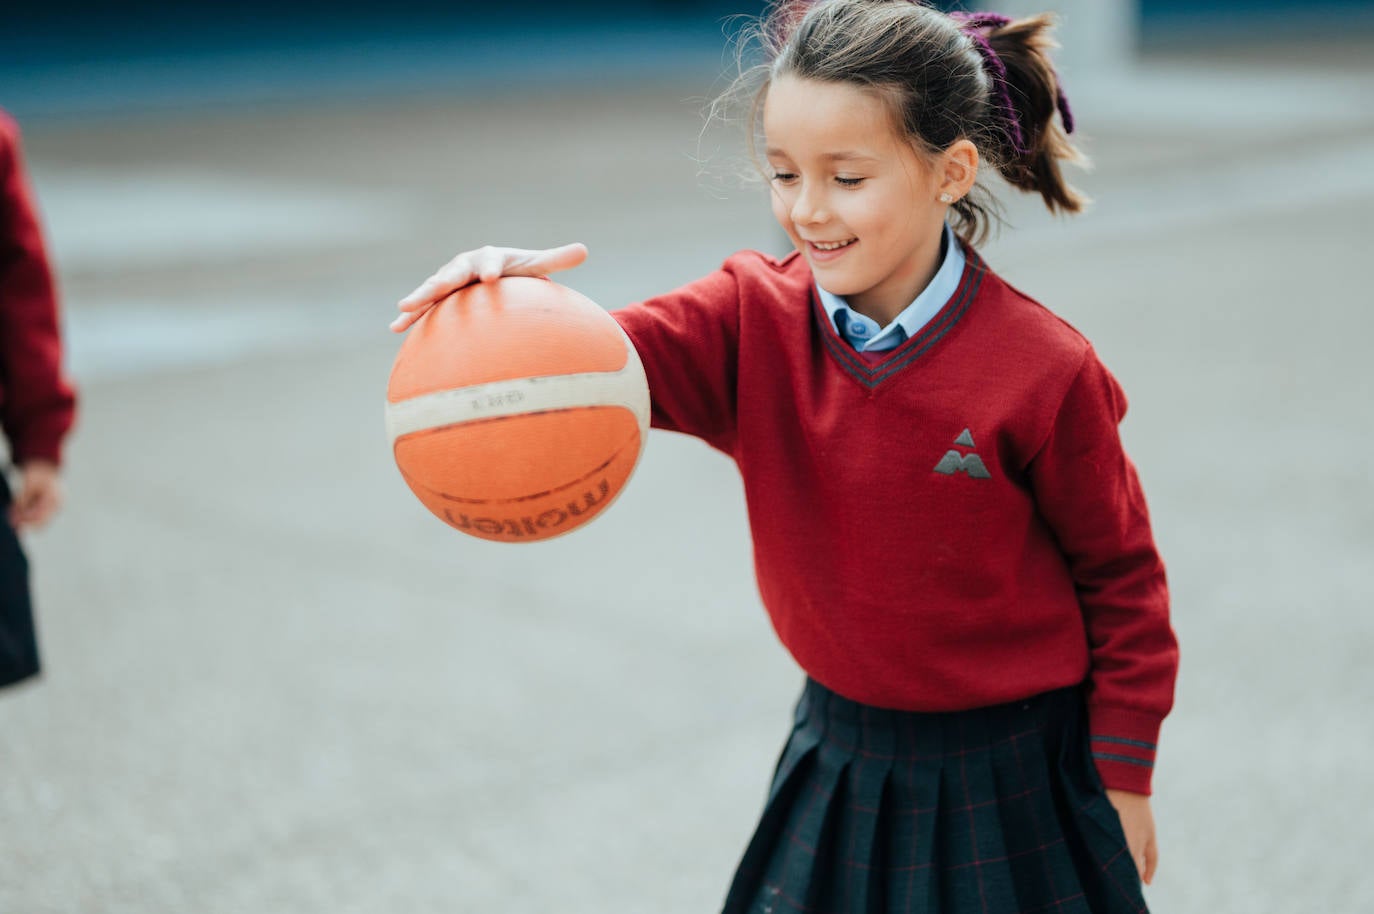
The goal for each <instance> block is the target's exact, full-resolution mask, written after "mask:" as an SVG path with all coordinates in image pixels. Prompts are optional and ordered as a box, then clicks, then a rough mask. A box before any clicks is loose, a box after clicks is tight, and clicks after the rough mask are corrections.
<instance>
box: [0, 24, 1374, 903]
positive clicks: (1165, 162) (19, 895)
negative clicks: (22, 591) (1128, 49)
mask: <svg viewBox="0 0 1374 914" xmlns="http://www.w3.org/2000/svg"><path fill="white" fill-rule="evenodd" d="M1367 51H1368V48H1367V47H1365V48H1363V53H1361V54H1351V53H1341V54H1336V53H1331V54H1326V53H1317V54H1310V55H1306V56H1295V57H1293V58H1292V59H1290V60H1288V61H1287V62H1285V63H1283V64H1275V63H1274V61H1273V60H1272V58H1271V56H1270V55H1266V54H1256V55H1246V54H1245V53H1240V52H1233V53H1230V54H1227V55H1225V57H1224V59H1222V58H1220V57H1218V56H1209V57H1206V58H1202V57H1197V56H1191V57H1190V56H1181V57H1177V58H1171V59H1163V58H1160V59H1156V60H1153V61H1150V62H1147V64H1145V65H1143V66H1142V67H1140V68H1138V70H1137V71H1135V72H1134V73H1133V74H1131V75H1129V78H1126V77H1123V80H1124V81H1121V82H1113V83H1110V84H1095V85H1087V86H1082V87H1080V88H1078V89H1077V90H1074V101H1075V103H1076V107H1077V109H1078V111H1079V114H1080V121H1081V124H1082V126H1083V130H1084V131H1085V133H1086V134H1087V136H1086V138H1085V142H1086V143H1087V145H1088V148H1089V150H1090V151H1091V153H1092V154H1093V156H1094V158H1095V159H1096V162H1097V167H1096V170H1095V171H1093V172H1091V173H1087V174H1083V175H1082V176H1081V180H1080V181H1079V182H1078V183H1080V184H1081V185H1082V186H1083V187H1084V188H1085V189H1087V190H1088V191H1089V192H1090V193H1091V194H1092V195H1093V196H1094V197H1095V198H1096V201H1097V203H1096V205H1095V207H1094V210H1093V211H1092V212H1091V213H1090V214H1089V215H1086V216H1083V217H1080V218H1078V219H1075V220H1070V221H1056V220H1054V219H1051V218H1050V217H1049V216H1047V215H1045V214H1043V213H1042V212H1041V211H1039V210H1037V208H1036V204H1035V203H1034V201H1030V200H1024V199H1022V200H1015V201H1009V204H1010V205H1009V216H1010V218H1011V220H1012V221H1013V222H1014V223H1015V225H1016V227H1014V228H1010V229H1008V230H1006V231H1005V232H1004V233H1003V234H1002V236H1001V238H1000V239H999V240H998V241H997V242H996V243H994V244H993V245H991V246H989V247H988V248H987V250H986V256H987V259H988V260H989V261H990V263H991V264H992V265H993V266H994V268H996V269H998V270H999V271H1001V272H1002V273H1003V274H1004V275H1006V276H1007V277H1008V278H1009V279H1010V281H1012V282H1013V283H1015V284H1016V285H1018V286H1019V287H1021V288H1023V289H1025V290H1027V291H1028V292H1030V293H1031V294H1032V295H1034V296H1035V297H1037V298H1039V299H1040V300H1042V301H1044V302H1046V303H1047V304H1049V305H1050V306H1051V307H1053V308H1054V309H1055V310H1057V311H1058V312H1059V313H1061V314H1063V315H1064V316H1066V317H1067V318H1068V319H1070V320H1071V321H1072V322H1073V323H1075V325H1077V326H1078V327H1079V328H1080V329H1082V330H1083V331H1084V332H1085V333H1086V334H1087V335H1088V336H1089V337H1090V338H1092V339H1093V340H1094V341H1095V343H1096V345H1097V347H1098V349H1099V350H1100V351H1101V352H1102V354H1103V356H1104V358H1105V360H1106V361H1107V363H1108V364H1109V365H1110V366H1112V368H1113V370H1114V371H1115V372H1116V373H1117V374H1118V376H1119V377H1120V378H1121V380H1122V382H1123V384H1124V385H1125V387H1126V390H1127V391H1128V393H1129V394H1130V397H1131V403H1132V409H1131V414H1130V416H1129V417H1128V419H1127V422H1126V424H1125V430H1124V433H1125V435H1126V438H1127V443H1128V446H1129V448H1130V449H1131V451H1132V453H1133V454H1134V456H1135V458H1136V460H1137V463H1138V465H1139V467H1140V471H1141V475H1142V478H1143V480H1144V483H1145V486H1146V491H1147V493H1148V495H1149V497H1150V502H1151V506H1152V510H1153V513H1154V516H1155V523H1156V529H1157V533H1158V537H1159V540H1160V544H1161V547H1162V549H1163V551H1164V555H1165V558H1166V560H1167V561H1168V564H1169V568H1170V573H1171V580H1172V585H1173V590H1174V606H1175V609H1174V612H1175V621H1176V626H1177V628H1178V631H1179V634H1180V638H1181V641H1182V647H1183V673H1182V678H1181V681H1180V692H1179V702H1178V707H1177V710H1176V712H1175V713H1174V715H1173V716H1171V718H1170V719H1169V721H1168V722H1167V723H1166V725H1165V728H1164V733H1163V738H1162V746H1161V753H1160V758H1161V761H1160V769H1159V772H1158V775H1157V791H1158V793H1157V798H1156V802H1155V811H1156V815H1157V817H1158V820H1159V828H1160V842H1161V847H1162V862H1161V870H1160V873H1159V876H1158V879H1157V881H1156V885H1155V886H1154V887H1153V888H1151V889H1150V890H1148V897H1149V898H1150V900H1151V904H1152V906H1153V908H1154V910H1156V911H1157V912H1199V914H1229V912H1237V914H1239V912H1247V914H1248V912H1265V911H1275V912H1307V911H1312V912H1323V914H1326V912H1352V914H1356V912H1364V911H1368V910H1370V909H1371V908H1374V871H1372V870H1371V867H1370V866H1369V865H1368V863H1367V857H1368V852H1369V850H1370V848H1371V847H1374V827H1372V826H1371V824H1370V819H1369V810H1370V809H1371V808H1374V784H1372V783H1371V778H1370V776H1369V774H1368V771H1369V768H1370V761H1369V760H1370V759H1371V758H1374V727H1372V726H1371V723H1370V721H1371V710H1370V709H1371V706H1374V674H1371V671H1370V662H1369V657H1370V652H1371V647H1374V616H1371V613H1370V609H1371V606H1374V570H1372V569H1371V555H1374V548H1372V547H1374V473H1371V471H1370V469H1369V467H1370V454H1371V453H1374V424H1372V423H1371V418H1370V417H1371V407H1370V403H1371V394H1374V384H1372V383H1371V380H1370V377H1371V374H1370V373H1371V364H1370V345H1371V340H1374V332H1372V331H1374V311H1372V309H1371V304H1374V301H1372V300H1371V294H1370V292H1369V289H1368V280H1367V273H1368V265H1369V259H1370V253H1369V252H1370V248H1371V245H1370V241H1371V232H1370V225H1371V223H1370V211H1371V204H1374V168H1371V166H1374V102H1372V101H1371V99H1374V91H1371V90H1374V64H1371V63H1370V62H1371V61H1374V55H1371V54H1369V53H1367ZM1359 61H1363V63H1360V62H1359ZM714 75H715V74H714V71H710V72H707V71H705V70H703V71H702V74H701V76H700V77H699V78H693V77H690V76H686V75H684V76H681V77H680V78H678V79H677V80H676V81H675V82H672V83H648V84H645V85H641V86H639V87H636V88H627V89H622V90H618V91H616V90H610V89H604V88H603V89H599V90H597V91H595V92H592V91H589V90H586V89H579V88H578V87H577V86H576V85H568V86H564V87H562V88H560V89H559V90H557V91H550V92H547V93H545V94H536V93H532V92H530V91H529V90H528V89H526V90H524V91H522V92H521V93H504V94H501V93H498V94H491V95H485V96H479V95H475V94H471V93H467V94H464V93H454V94H453V95H452V97H444V96H442V95H439V94H433V93H431V94H427V95H424V96H417V97H415V98H410V99H407V98H405V97H402V96H389V97H386V98H374V99H368V100H367V101H366V102H361V103H358V104H346V103H343V102H337V103H335V104H330V105H305V104H301V105H292V104H281V105H277V106H274V107H269V108H264V109H259V110H252V109H250V108H239V109H221V110H206V111H204V112H200V113H196V112H193V111H183V112H181V113H178V114H176V115H174V116H173V115H170V114H165V113H164V114H144V115H129V116H121V117H109V118H104V119H101V118H89V119H81V120H63V119H54V120H51V121H42V120H37V121H35V122H33V123H31V124H30V125H29V129H28V135H27V138H28V148H29V157H30V160H31V164H32V167H33V169H34V171H35V173H36V176H37V179H38V183H39V190H40V194H41V198H42V201H43V203H44V206H45V211H46V215H47V221H48V224H49V226H50V229H51V234H52V236H53V238H54V247H55V250H56V253H57V256H58V259H59V266H60V268H61V271H62V275H63V286H64V291H65V295H66V309H67V319H68V325H69V334H70V343H71V358H72V365H73V369H74V371H75V372H76V374H77V376H78V378H79V379H80V381H81V382H82V388H83V395H84V400H83V403H82V413H81V419H80V428H79V433H78V434H77V436H76V438H75V439H74V441H73V443H72V447H71V452H70V458H69V459H70V467H69V473H68V484H69V505H68V508H67V510H66V511H65V513H64V514H63V515H62V516H61V518H60V519H59V520H58V522H57V523H56V524H55V525H54V526H53V527H52V528H51V529H49V530H47V531H43V532H41V533H39V534H37V535H34V536H32V537H30V538H29V540H28V544H29V548H30V552H31V557H32V559H33V564H34V568H35V574H36V585H37V591H38V600H39V606H40V613H41V618H40V622H41V630H42V636H43V644H44V649H45V657H46V665H47V669H46V675H45V677H44V678H43V679H42V680H41V682H39V683H38V684H36V685H32V686H28V687H24V688H20V689H15V690H10V691H8V692H5V693H0V912H3V914H48V912H62V914H68V912H111V914H125V912H130V914H132V912H138V914H164V912H167V914H170V912H178V914H180V912H188V911H194V912H197V914H221V912H224V914H228V912H247V911H253V912H291V914H295V912H301V914H305V912H332V914H334V912H337V914H344V912H360V914H361V912H401V911H404V912H485V911H501V912H505V914H524V912H531V914H532V912H546V911H558V912H560V914H582V912H586V914H592V912H596V914H605V912H612V911H624V912H655V914H669V912H682V914H688V912H704V911H711V910H714V909H716V908H717V906H718V904H719V902H720V899H721V898H722V897H723V894H724V891H725V888H726V886H727V883H728V880H729V877H730V874H731V872H732V867H733V865H734V863H735V861H736V859H737V856H738V854H739V852H740V851H741V849H742V848H743V846H744V843H745V841H746V840H747V838H748V835H749V832H750V830H751V828H752V827H753V824H754V820H755V816H756V814H757V812H758V810H759V809H760V807H761V804H762V801H763V796H764V791H765V789H766V785H767V782H768V777H769V774H770V772H771V766H772V764H773V762H774V758H775V754H776V752H777V750H778V749H779V747H780V745H781V742H782V740H783V738H784V737H785V735H786V732H787V727H788V723H789V718H788V715H789V713H790V705H791V702H792V700H793V698H794V695H795V693H796V690H797V688H798V687H799V685H800V681H801V678H800V674H799V673H798V672H797V670H796V669H795V667H794V666H793V665H792V663H791V661H790V660H789V659H788V658H787V657H786V655H785V654H784V653H783V651H782V650H781V649H780V648H779V647H778V646H777V644H776V643H775V641H774V639H773V636H772V634H771V632H770V630H769V627H768V623H767V621H766V619H765V617H764V615H763V612H762V610H761V608H760V607H759V605H758V600H757V596H756V593H755V590H754V586H753V580H752V572H751V566H750V556H749V541H748V531H747V528H746V521H745V515H744V510H743V502H742V498H741V491H740V486H739V484H738V481H737V479H736V476H735V473H734V470H733V467H732V466H731V465H730V464H729V462H728V461H727V460H726V459H725V458H723V457H721V456H719V455H718V454H715V453H714V452H711V451H710V450H709V449H707V448H706V447H705V446H704V445H701V444H700V443H698V442H695V441H692V440H688V439H684V438H680V437H676V436H672V435H667V434H662V433H655V435H654V436H653V437H652V439H651V440H650V442H649V445H648V448H647V450H646V452H645V455H644V458H643V461H642V463H641V465H640V468H639V470H638V471H637V474H636V476H635V478H634V481H633V484H632V485H631V486H630V488H629V489H628V491H627V492H626V493H625V494H624V496H623V497H622V498H621V499H620V501H619V502H617V504H616V505H615V507H614V509H613V510H611V511H610V512H608V513H607V514H606V515H605V516H604V517H603V518H602V519H600V520H598V521H597V522H596V523H595V524H592V525H591V526H589V527H588V528H586V529H584V530H581V531H579V532H577V533H575V534H574V535H571V536H568V537H564V538H562V539H559V540H556V541H553V542H550V543H547V544H539V545H524V546H501V545H494V544H488V543H483V542H480V541H477V540H472V539H468V538H465V537H462V536H461V535H460V534H457V533H456V532H453V531H451V530H449V529H448V528H446V527H445V526H443V525H442V524H441V523H440V522H438V521H436V520H435V519H434V518H432V517H431V516H430V515H429V514H428V513H427V512H426V511H425V510H424V509H423V508H422V507H421V506H420V505H419V504H418V502H416V501H415V500H414V499H413V497H412V496H411V495H410V494H409V492H408V490H407V489H406V488H405V486H404V485H403V484H402V482H401V481H400V479H399V477H398V475H397V473H396V471H395V469H394V466H393V464H392V463H391V459H390V456H389V453H388V451H387V447H386V443H385V439H384V435H383V430H382V401H383V392H384V386H385V383H386V377H387V373H388V371H389V368H390V363H391V359H392V358H393V356H394V354H395V351H396V347H397V344H398V340H397V339H396V338H395V337H393V336H392V335H390V334H388V333H387V332H386V330H385V325H386V323H387V321H388V320H389V319H390V316H391V310H392V302H394V300H395V299H396V298H397V297H399V296H400V295H401V294H403V293H404V292H406V291H408V290H409V289H410V288H411V286H412V285H414V284H415V283H416V282H417V281H418V280H419V279H421V278H423V277H424V276H425V275H426V274H427V273H428V272H429V271H430V270H431V269H433V268H434V267H435V266H437V265H438V264H439V263H440V262H442V261H443V260H445V259H446V258H447V257H448V256H450V255H451V254H452V253H454V252H456V251H458V250H461V249H463V248H466V247H470V246H474V245H478V244H482V243H487V242H491V243H511V244H518V245H522V246H539V245H545V244H553V243H561V242H564V241H569V240H581V241H585V242H587V243H588V245H589V246H590V248H591V251H592V258H591V260H590V261H589V263H588V264H587V265H586V266H585V267H583V268H581V269H579V270H578V271H577V272H575V273H570V274H566V275H565V276H564V277H563V280H564V281H565V282H567V283H568V284H570V285H573V286H575V287H576V288H578V289H579V290H581V291H583V292H584V293H586V294H587V295H589V296H591V297H592V298H593V299H595V300H597V301H599V302H601V303H603V304H605V305H607V306H608V307H614V306H616V305H618V304H620V303H623V302H626V301H630V300H633V299H635V298H639V297H642V296H645V295H648V294H652V293H654V292H657V291H661V290H664V289H667V288H670V287H673V286H675V285H677V284H679V283H681V282H684V281H687V280H689V279H692V278H694V277H696V276H698V275H700V274H702V273H704V272H706V271H708V270H710V269H712V268H714V267H715V266H716V265H717V264H718V263H719V262H720V261H721V260H722V259H723V258H724V257H725V256H726V255H727V254H729V253H730V252H732V251H734V250H736V249H738V248H741V247H762V248H765V249H770V250H780V235H779V234H778V232H777V231H776V229H775V228H774V227H773V226H772V224H771V220H770V218H769V216H768V213H767V205H766V201H765V200H764V199H763V197H762V191H761V190H757V189H749V188H747V187H737V186H735V185H734V183H733V182H731V181H729V180H727V179H726V177H725V173H726V172H728V171H730V169H731V167H732V166H731V165H730V154H731V152H732V150H733V149H734V147H733V146H732V145H731V141H730V140H728V139H727V137H728V133H719V132H718V131H711V132H708V133H707V134H706V136H705V139H704V141H703V140H702V138H701V137H700V136H699V133H700V130H701V121H700V118H699V117H698V109H699V107H700V99H701V98H703V97H706V96H709V95H710V94H711V93H712V91H713V79H714ZM1072 89H1073V87H1072V85H1071V90H1072ZM717 143H724V144H725V145H724V147H723V148H722V150H721V151H720V152H719V153H718V154H712V153H713V150H715V147H716V144H717Z"/></svg>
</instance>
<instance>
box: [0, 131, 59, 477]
mask: <svg viewBox="0 0 1374 914" xmlns="http://www.w3.org/2000/svg"><path fill="white" fill-rule="evenodd" d="M61 364H62V345H61V340H60V338H59V337H58V327H57V298H56V294H55V292H54V289H53V278H52V271H51V270H49V268H48V259H47V255H46V253H45V252H44V248H43V235H42V231H41V230H40V228H39V225H38V218H37V216H36V215H35V211H34V205H33V197H32V194H31V192H30V190H29V182H28V178H27V176H26V175H25V173H24V162H23V158H22V156H21V153H20V146H19V127H18V125H16V124H15V123H14V121H13V120H12V119H11V118H10V117H9V116H8V115H6V114H5V112H4V111H0V428H3V430H4V433H5V437H6V438H7V439H8V440H9V444H10V455H11V457H12V458H13V460H14V461H15V463H23V462H25V461H27V460H34V459H39V460H51V461H52V462H54V463H58V462H60V460H61V451H62V439H63V437H64V436H65V435H66V433H67V431H68V430H69V429H70V428H71V425H72V418H73V415H74V412H75V403H76V400H75V396H74V394H73V392H72V388H71V385H70V384H69V383H68V382H67V381H66V379H65V378H64V377H63V376H62V370H61Z"/></svg>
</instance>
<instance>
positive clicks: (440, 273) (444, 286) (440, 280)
mask: <svg viewBox="0 0 1374 914" xmlns="http://www.w3.org/2000/svg"><path fill="white" fill-rule="evenodd" d="M474 278H475V276H474V274H473V269H472V256H471V255H469V254H459V255H458V256H457V257H455V258H453V259H452V260H450V261H449V262H448V263H446V264H444V265H443V266H442V267H440V268H439V269H437V270H435V271H434V275H432V276H430V277H429V279H426V280H425V281H424V282H422V283H420V285H419V286H417V287H416V288H415V291H413V292H411V293H410V294H409V295H407V296H406V297H405V298H403V299H401V300H400V301H399V302H397V303H396V306H397V307H398V308H400V309H401V310H402V311H413V310H414V309H416V308H424V307H426V306H427V305H429V304H430V303H432V302H436V301H438V300H439V299H441V298H443V297H444V296H446V295H448V294H450V293H451V292H454V291H456V290H458V289H461V288H462V287H463V286H466V285H468V284H469V283H471V282H472V281H473V279H474Z"/></svg>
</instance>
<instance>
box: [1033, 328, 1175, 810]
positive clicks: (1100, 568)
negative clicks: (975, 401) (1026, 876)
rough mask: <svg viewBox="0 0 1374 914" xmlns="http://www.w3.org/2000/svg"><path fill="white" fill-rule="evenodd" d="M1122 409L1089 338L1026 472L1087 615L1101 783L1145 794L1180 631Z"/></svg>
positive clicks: (1091, 713) (1092, 725) (1122, 400)
mask: <svg viewBox="0 0 1374 914" xmlns="http://www.w3.org/2000/svg"><path fill="white" fill-rule="evenodd" d="M1125 413H1126V397H1125V394H1124V393H1123V392H1122V390H1121V387H1120V385H1119V384H1118V383H1117V381H1116V379H1115V378H1114V377H1112V375H1111V374H1110V373H1109V372H1108V371H1107V369H1106V368H1105V367H1104V366H1103V365H1102V363H1101V362H1100V361H1098V359H1097V355H1096V353H1094V352H1093V350H1092V349H1091V348H1089V349H1088V350H1087V353H1086V356H1085V358H1084V361H1083V364H1082V365H1081V366H1080V368H1079V370H1078V373H1077V375H1076V376H1075V378H1074V379H1073V382H1072V383H1071V384H1070V385H1069V389H1068V392H1067V393H1066V394H1065V396H1064V399H1063V401H1062V402H1061V404H1060V406H1059V410H1058V413H1057V415H1056V416H1055V419H1054V423H1053V426H1052V428H1051V430H1050V432H1049V435H1048V437H1047V438H1046V440H1045V442H1044V444H1043V445H1042V447H1041V448H1040V451H1039V452H1038V453H1037V455H1036V457H1035V459H1034V460H1033V461H1032V462H1031V465H1030V467H1029V475H1030V481H1031V486H1032V489H1033V491H1034V493H1035V499H1036V505H1037V507H1038V509H1039V511H1040V514H1041V516H1042V517H1044V518H1045V520H1046V521H1047V522H1048V524H1049V526H1050V528H1051V529H1052V530H1053V531H1054V534H1055V536H1056V537H1057V539H1058V541H1059V545H1060V548H1061V549H1062V550H1063V553H1064V555H1065V557H1066V559H1067V561H1068V564H1069V569H1070V571H1071V573H1072V575H1073V579H1074V582H1075V585H1076V587H1077V592H1078V599H1079V604H1080V606H1081V607H1082V611H1083V616H1084V621H1085V623H1086V627H1087V632H1088V641H1089V649H1090V651H1091V658H1092V670H1091V673H1090V686H1091V688H1090V691H1089V696H1088V723H1089V729H1090V735H1091V741H1092V754H1093V760H1094V762H1095V763H1096V765H1097V770H1098V773H1099V774H1100V775H1101V776H1102V781H1103V783H1105V784H1106V785H1107V786H1108V787H1112V788H1118V789H1121V790H1129V791H1133V792H1135V793H1144V794H1148V793H1149V792H1150V778H1151V774H1152V773H1153V769H1154V759H1155V746H1156V743H1157V741H1158V738H1159V728H1160V724H1161V723H1162V722H1163V720H1164V717H1165V715H1166V714H1168V712H1169V710H1170V708H1171V707H1172V706H1173V696H1174V679H1175V676H1176V673H1177V670H1178V643H1177V640H1176V639H1175V637H1174V632H1173V629H1172V628H1171V626H1170V624H1169V593H1168V587H1167V584H1166V581H1165V576H1164V564H1163V562H1162V561H1161V560H1160V557H1159V553H1158V552H1157V551H1156V549H1155V543H1154V536H1153V534H1152V533H1151V531H1150V518H1149V514H1148V512H1147V510H1146V507H1145V497H1144V494H1143V493H1142V491H1141V488H1140V481H1139V479H1138V478H1137V476H1136V471H1135V467H1134V465H1132V463H1131V460H1130V458H1129V457H1127V456H1126V453H1125V451H1124V450H1123V449H1122V446H1121V438H1120V434H1119V432H1118V429H1117V426H1118V424H1119V423H1120V422H1121V419H1122V418H1123V417H1124V416H1125Z"/></svg>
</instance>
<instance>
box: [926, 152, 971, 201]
mask: <svg viewBox="0 0 1374 914" xmlns="http://www.w3.org/2000/svg"><path fill="white" fill-rule="evenodd" d="M936 175H937V176H938V178H939V181H940V193H942V194H949V195H950V196H951V197H953V198H954V199H955V200H962V199H963V198H964V197H966V196H968V192H969V191H970V190H972V188H973V182H974V181H976V180H977V179H978V147H977V146H975V145H973V143H971V142H970V141H968V140H955V141H954V142H953V143H951V144H950V145H949V148H948V149H946V150H945V151H944V152H943V153H941V154H940V160H939V162H938V163H937V166H936Z"/></svg>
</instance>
